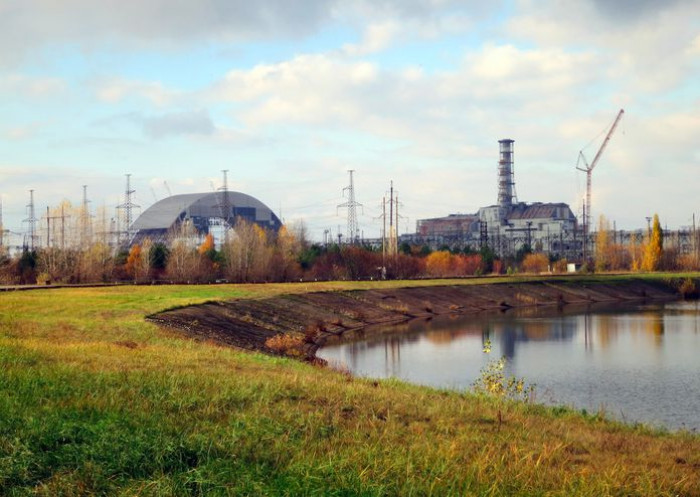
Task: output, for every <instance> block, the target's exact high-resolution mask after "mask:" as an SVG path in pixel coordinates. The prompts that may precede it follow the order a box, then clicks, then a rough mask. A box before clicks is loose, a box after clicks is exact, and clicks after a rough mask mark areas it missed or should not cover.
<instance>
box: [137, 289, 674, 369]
mask: <svg viewBox="0 0 700 497" xmlns="http://www.w3.org/2000/svg"><path fill="white" fill-rule="evenodd" d="M678 297H679V296H678V293H677V292H676V291H675V290H674V289H672V288H670V287H669V286H666V285H663V284H660V283H650V282H645V281H622V282H610V283H599V282H594V283H582V282H578V281H577V282H570V281H556V282H547V281H543V282H537V283H516V284H508V283H499V284H484V285H449V286H432V287H413V288H394V289H377V290H357V291H338V292H316V293H306V294H299V295H282V296H278V297H272V298H268V299H261V300H233V301H227V302H209V303H204V304H200V305H193V306H189V307H184V308H178V309H172V310H167V311H163V312H160V313H158V314H154V315H152V316H149V317H148V318H147V319H148V320H150V321H153V322H155V323H158V324H159V325H162V326H166V327H168V328H171V329H175V330H179V331H181V332H184V333H185V334H187V335H188V336H191V337H194V338H197V339H202V340H211V341H214V342H216V343H220V344H225V345H230V346H235V347H240V348H244V349H248V350H257V351H262V352H266V353H273V354H274V353H277V354H279V353H287V354H289V355H297V356H300V357H302V358H306V359H313V358H314V354H315V352H316V350H317V349H318V348H319V347H320V346H321V345H323V344H324V343H325V341H326V340H327V339H328V338H329V337H331V336H335V337H338V336H343V334H345V333H347V332H348V331H350V330H358V329H359V328H363V327H365V326H368V325H371V324H381V323H398V322H402V321H407V320H409V319H412V318H416V317H427V316H431V315H439V314H449V313H455V314H467V313H475V312H480V311H486V310H493V309H507V308H511V307H527V306H565V305H568V304H588V303H596V302H625V301H640V300H673V299H677V298H678ZM274 337H277V338H276V340H278V342H279V339H280V338H281V337H285V339H286V342H285V341H283V342H284V343H282V344H280V343H275V341H274V340H272V341H271V340H270V339H273V338H274ZM287 346H288V348H286V347H287Z"/></svg>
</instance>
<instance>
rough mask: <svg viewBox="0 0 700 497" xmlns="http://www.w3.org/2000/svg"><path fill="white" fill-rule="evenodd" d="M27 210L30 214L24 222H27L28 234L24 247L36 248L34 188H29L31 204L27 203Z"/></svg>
mask: <svg viewBox="0 0 700 497" xmlns="http://www.w3.org/2000/svg"><path fill="white" fill-rule="evenodd" d="M27 212H28V214H29V216H28V217H27V219H25V220H24V221H23V222H24V223H27V234H26V235H25V238H24V248H25V249H26V248H29V250H34V248H35V247H36V245H37V243H36V238H37V234H36V222H37V219H36V212H35V211H34V190H29V204H27Z"/></svg>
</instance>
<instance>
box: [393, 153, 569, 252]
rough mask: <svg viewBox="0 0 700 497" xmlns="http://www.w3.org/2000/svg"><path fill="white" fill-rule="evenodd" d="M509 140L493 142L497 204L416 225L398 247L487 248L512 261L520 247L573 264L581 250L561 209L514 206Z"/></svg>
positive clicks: (561, 206)
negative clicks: (496, 152)
mask: <svg viewBox="0 0 700 497" xmlns="http://www.w3.org/2000/svg"><path fill="white" fill-rule="evenodd" d="M513 143H514V140H511V139H503V140H499V142H498V144H499V160H498V202H497V203H496V204H495V205H490V206H487V207H482V208H480V209H479V211H478V212H476V213H474V214H450V215H448V216H445V217H440V218H432V219H421V220H419V221H418V222H417V226H416V234H415V235H407V236H406V237H402V241H408V242H410V243H422V244H426V245H428V246H430V247H432V248H440V247H445V246H447V247H450V248H452V247H463V246H467V245H468V246H471V247H472V248H474V249H478V248H481V247H484V246H488V247H491V248H492V249H493V250H494V251H495V252H496V253H497V254H498V255H502V256H503V255H512V254H515V253H516V252H517V251H518V250H520V249H522V248H523V247H524V246H526V245H527V246H529V247H530V248H531V249H532V250H535V251H541V252H545V253H547V254H550V255H553V256H559V257H567V258H577V257H580V255H581V254H580V252H581V250H582V247H583V245H582V243H581V236H582V233H580V230H579V228H578V223H577V220H576V216H575V215H574V213H573V212H572V211H571V208H570V207H569V205H567V204H565V203H541V202H535V203H529V204H528V203H525V202H518V200H517V196H516V193H515V176H514V170H513V164H514V160H513V155H514V152H513Z"/></svg>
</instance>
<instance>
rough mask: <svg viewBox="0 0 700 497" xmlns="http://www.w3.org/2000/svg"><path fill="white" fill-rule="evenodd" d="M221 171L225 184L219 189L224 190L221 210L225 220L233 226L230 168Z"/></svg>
mask: <svg viewBox="0 0 700 497" xmlns="http://www.w3.org/2000/svg"><path fill="white" fill-rule="evenodd" d="M221 172H222V173H223V174H224V186H222V187H221V188H219V190H220V191H222V192H223V197H222V198H221V211H222V214H223V218H224V221H225V222H226V224H228V226H229V227H231V199H230V198H229V196H228V169H222V170H221Z"/></svg>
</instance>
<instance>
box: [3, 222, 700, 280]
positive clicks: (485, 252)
mask: <svg viewBox="0 0 700 497" xmlns="http://www.w3.org/2000/svg"><path fill="white" fill-rule="evenodd" d="M98 238H99V237H92V238H90V239H85V240H83V241H82V243H80V242H77V243H73V244H70V245H69V246H63V247H62V246H60V245H59V246H56V245H52V246H48V247H43V248H39V249H37V250H28V249H25V250H23V251H22V252H21V253H19V254H16V255H14V256H10V255H9V254H8V252H7V250H0V284H5V285H7V284H34V283H39V284H50V283H68V284H86V283H111V282H120V281H122V282H124V281H130V282H136V283H146V282H171V283H212V282H220V281H226V282H232V283H250V282H260V283H263V282H284V281H299V280H358V279H384V278H388V279H411V278H444V277H465V276H479V275H486V274H511V273H516V272H524V273H543V272H553V273H563V272H566V271H567V265H568V262H569V261H567V260H566V259H556V258H552V257H550V256H548V255H547V254H545V253H542V252H533V250H532V249H531V248H530V247H528V246H524V247H522V248H521V249H520V250H519V251H518V253H517V254H515V255H514V256H512V257H507V258H502V257H498V256H497V255H496V254H495V253H494V252H493V250H492V249H491V248H490V247H484V248H482V249H480V250H477V249H475V248H473V247H470V246H465V247H441V248H440V249H439V250H431V249H430V248H428V247H427V246H418V245H409V244H407V243H404V244H402V245H401V246H400V250H399V253H398V254H395V255H393V256H389V255H387V254H385V253H384V252H383V251H382V250H381V248H376V247H371V246H365V245H342V246H341V245H334V244H331V245H320V244H315V243H310V242H309V241H308V240H307V238H306V235H305V230H304V229H303V226H302V227H301V228H299V229H295V230H291V231H290V230H288V229H287V228H286V227H282V228H281V229H280V230H279V231H278V232H273V231H268V230H265V229H263V228H261V227H260V226H258V225H257V224H254V223H249V222H246V221H245V220H239V221H238V222H237V224H236V226H235V229H234V230H231V231H230V232H229V234H228V236H226V237H225V240H224V241H223V243H221V244H220V246H219V247H218V248H217V247H216V245H215V243H214V238H213V236H212V235H211V234H209V235H207V236H206V237H205V238H204V239H203V240H202V239H201V237H199V236H198V234H197V233H196V231H195V229H194V227H193V226H192V225H191V224H190V223H183V224H182V225H181V226H180V227H179V228H178V229H177V230H175V231H173V232H171V233H170V234H169V236H168V240H167V243H164V242H152V241H150V240H148V239H146V240H143V241H142V242H141V243H137V244H133V245H131V247H129V248H128V249H124V250H116V251H115V250H114V249H113V248H111V247H110V246H109V245H108V244H107V243H105V242H104V240H99V239H98ZM0 249H1V247H0ZM593 255H594V257H593V259H592V260H591V261H586V263H585V264H584V270H587V271H598V272H605V271H658V270H677V269H681V270H698V269H700V260H699V258H698V254H697V251H693V252H692V253H690V254H680V253H678V250H677V249H673V248H668V247H667V248H664V240H663V230H662V229H661V225H660V222H659V219H658V216H654V223H653V226H652V228H651V230H650V232H649V233H648V235H647V236H646V237H643V238H642V239H639V240H638V239H637V238H634V239H632V240H631V241H630V243H628V244H626V245H623V244H621V243H616V242H615V240H613V237H612V236H611V231H610V229H609V222H608V221H607V220H606V219H605V218H604V217H601V219H600V225H599V229H598V232H597V234H596V239H595V250H594V252H593Z"/></svg>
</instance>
